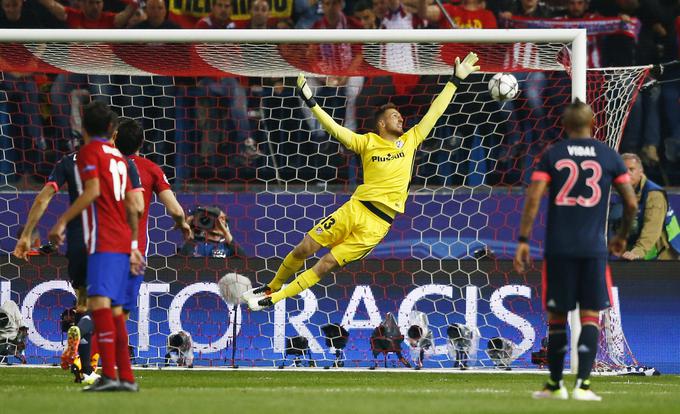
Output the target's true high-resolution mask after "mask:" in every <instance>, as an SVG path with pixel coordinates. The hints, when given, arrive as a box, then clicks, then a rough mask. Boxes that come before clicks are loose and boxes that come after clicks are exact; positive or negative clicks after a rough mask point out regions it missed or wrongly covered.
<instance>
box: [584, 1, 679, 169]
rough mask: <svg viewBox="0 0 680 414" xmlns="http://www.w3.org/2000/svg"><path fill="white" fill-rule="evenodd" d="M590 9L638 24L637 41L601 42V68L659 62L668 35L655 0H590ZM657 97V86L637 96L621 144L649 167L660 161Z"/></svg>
mask: <svg viewBox="0 0 680 414" xmlns="http://www.w3.org/2000/svg"><path fill="white" fill-rule="evenodd" d="M591 9H592V10H593V11H596V12H599V13H600V14H601V15H603V16H618V17H620V18H621V19H622V20H623V21H630V20H631V19H632V18H637V19H639V20H640V23H641V27H640V33H639V36H638V38H637V39H635V38H633V37H631V36H627V35H623V34H615V35H609V36H605V37H603V38H602V39H601V46H602V48H601V50H602V65H603V66H604V67H609V66H635V65H644V64H653V63H659V61H660V60H661V59H662V58H661V56H660V54H659V53H660V51H662V50H664V47H663V44H664V43H665V42H666V40H667V39H669V36H668V30H667V28H666V27H665V26H664V20H665V17H664V14H665V13H664V9H663V8H662V6H661V4H660V3H659V2H658V1H657V0H616V1H604V0H593V1H592V3H591ZM660 97H661V88H658V87H653V88H649V89H648V90H646V91H644V92H642V93H640V94H638V95H637V98H636V100H635V102H634V103H633V107H632V109H631V112H630V115H629V116H628V122H627V124H626V128H625V130H624V132H623V138H622V141H621V151H622V152H639V153H640V156H641V159H642V162H643V163H644V164H646V165H647V166H650V167H651V166H655V165H657V164H658V163H659V161H660V158H659V154H658V147H659V145H660V143H661V126H660V122H661V121H660V115H659V112H660V111H659V101H660Z"/></svg>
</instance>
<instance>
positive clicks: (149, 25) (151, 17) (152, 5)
mask: <svg viewBox="0 0 680 414" xmlns="http://www.w3.org/2000/svg"><path fill="white" fill-rule="evenodd" d="M144 12H145V13H144V14H145V15H146V19H144V20H143V21H142V22H140V23H138V24H136V25H135V26H133V27H132V28H133V29H179V28H180V27H179V25H178V24H177V23H175V22H172V21H170V20H168V9H167V7H166V6H165V0H147V1H146V7H145V8H144Z"/></svg>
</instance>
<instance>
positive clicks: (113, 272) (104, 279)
mask: <svg viewBox="0 0 680 414" xmlns="http://www.w3.org/2000/svg"><path fill="white" fill-rule="evenodd" d="M129 272H130V263H129V256H128V255H126V254H120V253H95V254H91V255H90V256H89V257H88V263H87V293H88V296H89V298H88V303H89V306H90V311H91V315H92V319H93V321H94V325H95V331H96V332H97V345H98V347H99V353H100V361H101V367H102V376H101V378H99V379H98V380H97V381H96V382H95V383H94V384H93V385H91V386H88V387H85V389H84V391H117V390H118V389H119V388H120V383H119V381H118V380H117V376H116V365H117V364H118V368H119V371H120V363H121V362H119V361H118V357H117V347H116V342H117V334H118V330H119V329H118V326H117V325H118V323H117V321H116V320H114V313H113V312H114V310H113V309H112V306H113V307H115V308H117V309H116V310H117V311H118V310H119V308H120V304H121V303H122V301H123V299H124V293H125V287H126V286H127V277H128V274H129ZM120 318H122V312H120ZM123 322H124V321H123ZM124 341H125V342H127V336H126V337H125V338H124ZM126 350H127V346H126ZM128 363H129V359H128Z"/></svg>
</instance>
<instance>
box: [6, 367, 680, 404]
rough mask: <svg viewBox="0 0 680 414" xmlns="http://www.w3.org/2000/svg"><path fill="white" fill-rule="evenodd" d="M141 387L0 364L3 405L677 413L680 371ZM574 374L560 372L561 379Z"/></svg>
mask: <svg viewBox="0 0 680 414" xmlns="http://www.w3.org/2000/svg"><path fill="white" fill-rule="evenodd" d="M136 375H137V379H138V382H139V384H140V387H141V392H140V393H138V394H128V393H106V394H103V393H98V394H86V393H81V392H80V388H81V387H80V386H79V385H77V384H73V383H71V382H69V381H70V378H69V377H68V376H67V375H66V373H64V372H63V371H61V370H58V369H28V368H0V390H2V391H0V392H1V393H2V394H1V397H0V412H2V413H20V412H21V413H74V414H75V413H97V412H104V413H107V414H108V413H111V414H113V413H126V414H133V413H142V414H154V413H164V414H180V413H187V414H193V413H198V414H203V413H213V412H214V413H224V414H227V413H229V414H231V413H247V414H251V413H252V414H270V413H271V414H273V413H281V414H301V413H318V414H327V413H345V414H359V413H371V414H382V413H390V414H391V413H395V414H408V413H410V412H413V413H426V414H432V413H449V414H454V413H484V412H487V413H494V414H505V413H542V414H553V413H585V412H593V413H598V414H603V413H617V414H620V413H643V414H662V413H678V412H680V376H670V375H666V376H660V377H651V378H646V377H596V378H594V380H593V388H594V389H595V390H596V391H597V392H599V393H600V394H601V395H602V396H603V397H604V401H603V402H602V403H587V402H579V401H533V400H532V399H531V398H530V394H531V391H533V390H535V389H537V388H538V387H539V386H540V385H541V384H542V381H543V380H544V379H545V377H544V376H539V375H535V374H512V375H504V374H501V375H494V374H438V373H422V372H418V373H412V372H404V373H394V372H379V371H378V372H371V371H357V372H332V371H320V372H302V371H297V372H296V371H293V370H286V371H278V370H272V371H265V372H256V371H244V370H241V371H239V370H235V371H231V370H229V371H198V370H196V371H191V370H187V371H167V370H165V371H156V370H143V371H137V373H136ZM572 381H573V379H572V378H571V377H567V382H568V383H571V382H572Z"/></svg>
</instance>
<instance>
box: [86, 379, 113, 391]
mask: <svg viewBox="0 0 680 414" xmlns="http://www.w3.org/2000/svg"><path fill="white" fill-rule="evenodd" d="M119 389H120V383H119V382H118V380H117V379H112V378H108V377H105V376H103V375H102V376H101V377H99V378H98V379H97V380H96V381H95V382H94V384H92V385H88V386H87V387H85V388H83V391H84V392H104V391H118V390H119Z"/></svg>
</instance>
